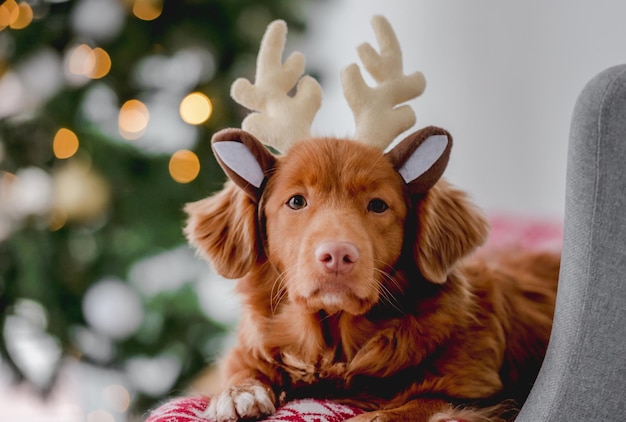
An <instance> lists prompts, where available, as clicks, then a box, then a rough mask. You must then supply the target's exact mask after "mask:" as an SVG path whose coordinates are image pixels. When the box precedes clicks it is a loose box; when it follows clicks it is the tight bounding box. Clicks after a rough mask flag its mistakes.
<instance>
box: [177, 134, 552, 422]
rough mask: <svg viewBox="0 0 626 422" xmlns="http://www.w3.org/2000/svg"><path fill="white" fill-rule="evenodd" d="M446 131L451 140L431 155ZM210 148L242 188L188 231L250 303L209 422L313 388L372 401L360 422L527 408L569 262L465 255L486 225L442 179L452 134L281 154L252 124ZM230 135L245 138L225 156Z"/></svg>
mask: <svg viewBox="0 0 626 422" xmlns="http://www.w3.org/2000/svg"><path fill="white" fill-rule="evenodd" d="M434 139H436V140H439V141H441V140H442V139H444V140H445V144H444V145H443V146H442V147H438V148H435V149H436V152H435V153H434V154H435V156H434V157H430V158H428V160H427V162H426V163H425V164H424V163H421V164H420V162H419V161H420V158H419V157H423V156H424V155H426V156H428V155H429V154H428V153H424V150H425V149H427V148H424V146H425V145H428V144H429V143H430V144H431V146H432V142H430V141H431V140H434ZM213 142H214V150H215V151H216V155H217V157H218V160H219V161H220V163H221V164H222V166H223V167H224V168H225V170H226V172H227V173H228V174H229V176H230V177H231V179H232V180H233V181H234V182H235V183H232V182H229V183H228V184H227V185H226V187H225V188H224V189H223V190H222V191H221V192H219V193H217V194H216V195H214V196H212V197H209V198H207V199H204V200H201V201H198V202H195V203H192V204H189V205H188V206H187V208H186V211H187V213H188V214H189V220H188V224H187V226H186V229H185V231H186V234H187V236H188V239H189V241H190V242H191V243H192V244H193V245H194V246H196V247H197V248H198V250H199V252H200V253H201V254H202V255H204V256H205V257H206V258H208V259H209V260H210V261H211V262H212V263H213V265H214V266H215V268H216V269H217V271H218V272H219V273H221V274H222V275H224V276H226V277H229V278H240V280H239V281H238V285H237V291H238V293H239V294H240V295H241V296H242V298H243V308H242V316H241V321H240V327H239V341H238V345H237V346H236V347H235V348H234V349H232V350H231V351H230V352H229V353H228V355H227V356H226V357H225V359H224V360H223V362H222V363H221V369H222V371H223V375H224V376H225V385H224V388H223V391H222V392H221V394H219V395H217V396H215V397H213V398H212V400H211V404H210V407H209V409H208V416H210V417H211V418H214V419H215V420H217V421H235V420H239V419H248V418H252V419H255V418H262V417H263V416H266V415H269V414H271V413H273V412H274V411H275V409H276V407H277V406H280V405H281V404H283V403H285V402H286V401H288V400H292V399H296V398H301V397H316V398H328V399H334V400H338V401H342V402H346V403H349V404H352V405H356V406H358V407H361V408H363V409H366V410H368V411H369V412H367V413H364V414H362V415H360V416H357V417H355V418H353V419H351V420H352V421H374V420H376V421H420V422H426V421H432V422H435V421H453V420H464V421H468V422H473V421H484V420H501V419H502V418H505V417H506V416H505V415H503V413H502V412H501V410H502V407H498V406H495V407H488V406H493V405H495V404H498V403H502V402H503V401H504V400H506V399H512V400H515V403H517V404H518V405H519V404H521V403H522V402H523V400H524V399H525V398H526V396H527V394H528V392H529V390H530V387H531V385H532V383H533V381H534V378H535V376H536V374H537V371H538V369H539V366H540V364H541V362H542V359H543V356H544V352H545V349H546V345H547V342H548V338H549V334H550V329H551V324H552V316H553V308H554V299H555V294H556V284H557V278H558V270H559V257H558V256H557V255H555V254H547V253H546V254H540V253H534V254H531V253H513V252H511V253H502V254H500V255H498V256H490V257H489V258H488V259H487V258H485V257H484V256H483V257H482V258H477V257H473V258H469V259H466V258H468V257H469V256H470V255H471V254H472V253H473V251H474V250H475V249H476V248H477V247H478V246H480V245H481V244H482V243H483V242H484V241H485V239H486V238H487V234H488V224H487V221H486V219H485V217H484V216H483V215H482V214H481V212H480V211H479V210H478V209H477V208H476V207H475V206H474V205H472V204H471V203H470V201H469V200H468V198H467V196H466V194H465V193H463V192H462V191H460V190H458V189H455V188H454V187H452V186H451V185H450V184H449V183H447V182H446V181H445V180H440V176H441V174H442V172H443V170H444V168H445V166H446V164H447V161H448V154H449V151H450V147H451V142H452V141H451V138H450V136H449V134H447V132H445V131H443V130H441V129H438V128H432V127H430V128H426V129H423V130H421V131H418V132H416V133H415V134H413V135H411V136H409V137H408V138H407V139H406V140H405V141H403V142H402V143H400V144H399V145H398V146H397V147H395V148H394V149H392V150H391V151H389V152H387V153H383V152H381V150H380V149H377V148H373V147H371V146H367V145H364V144H361V143H358V142H353V141H349V140H338V139H326V138H323V139H311V140H308V141H303V142H299V143H297V144H296V145H294V146H293V147H292V149H291V150H290V151H289V152H288V153H287V154H286V155H284V156H280V157H274V156H273V155H271V154H270V153H269V152H267V151H266V150H265V148H264V147H263V146H262V145H261V144H260V143H259V142H258V141H257V140H256V139H255V138H254V137H253V136H252V135H250V134H249V133H247V132H244V131H241V130H226V131H222V132H220V133H218V134H217V135H216V136H215V137H214V141H213ZM222 142H224V144H223V145H226V146H228V145H231V146H232V145H235V146H236V144H239V146H243V147H244V148H243V149H241V148H239V147H238V148H239V149H237V154H231V158H228V157H227V156H228V154H224V152H223V148H221V147H220V145H218V144H220V143H222ZM431 150H432V149H431ZM246 151H247V152H246ZM242 152H244V153H243V155H242V154H241V153H242ZM431 155H432V154H431ZM232 156H235V157H236V158H237V159H233V158H232ZM243 156H245V157H244V158H242V157H243ZM239 159H242V160H243V162H244V164H243V165H242V164H241V162H239V163H236V161H237V160H239ZM416 160H417V164H416ZM252 162H253V165H251V164H250V163H252ZM255 166H258V168H257V169H256V170H258V171H257V173H258V172H259V171H260V172H261V173H258V174H257V176H254V175H252V176H251V175H250V171H249V170H250V167H255ZM415 166H417V167H420V166H421V170H419V171H417V172H416V173H415V174H412V175H411V174H408V175H407V172H408V173H411V168H412V167H415ZM253 173H254V172H253ZM255 177H256V178H255ZM259 177H260V178H259ZM483 255H484V254H483Z"/></svg>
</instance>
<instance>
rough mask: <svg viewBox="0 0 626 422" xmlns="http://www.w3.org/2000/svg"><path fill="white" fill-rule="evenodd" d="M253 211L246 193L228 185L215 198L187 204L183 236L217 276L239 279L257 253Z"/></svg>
mask: <svg viewBox="0 0 626 422" xmlns="http://www.w3.org/2000/svg"><path fill="white" fill-rule="evenodd" d="M256 209H257V206H256V203H255V202H254V200H253V199H252V198H251V197H250V196H249V195H248V194H246V193H245V192H244V191H243V190H241V189H239V187H237V186H236V185H235V184H234V183H233V182H228V183H227V184H226V186H225V187H224V189H223V190H221V191H220V192H218V193H216V194H215V195H213V196H211V197H208V198H205V199H202V200H200V201H197V202H192V203H190V204H187V206H186V207H185V212H186V213H187V215H188V219H187V225H186V226H185V229H184V232H185V235H186V236H187V239H188V241H189V243H190V244H191V245H192V246H194V247H196V248H197V250H198V251H199V252H200V254H201V255H202V256H203V257H205V258H206V259H208V260H209V261H210V262H211V263H212V264H213V266H214V267H215V270H216V271H217V272H218V273H219V274H221V275H222V276H224V277H226V278H240V277H243V276H244V275H245V274H246V273H247V272H248V271H249V270H250V268H251V267H252V265H254V264H255V262H256V261H257V260H258V259H259V254H260V253H259V251H260V246H259V245H260V243H259V239H258V236H257V211H256Z"/></svg>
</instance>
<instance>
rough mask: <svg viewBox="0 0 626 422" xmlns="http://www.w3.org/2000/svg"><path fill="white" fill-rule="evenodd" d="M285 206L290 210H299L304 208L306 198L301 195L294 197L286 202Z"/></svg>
mask: <svg viewBox="0 0 626 422" xmlns="http://www.w3.org/2000/svg"><path fill="white" fill-rule="evenodd" d="M287 206H288V207H289V208H291V209H292V210H300V209H302V208H304V207H306V198H305V197H304V196H302V195H294V196H292V197H291V198H289V201H287Z"/></svg>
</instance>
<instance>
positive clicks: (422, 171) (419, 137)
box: [386, 126, 452, 195]
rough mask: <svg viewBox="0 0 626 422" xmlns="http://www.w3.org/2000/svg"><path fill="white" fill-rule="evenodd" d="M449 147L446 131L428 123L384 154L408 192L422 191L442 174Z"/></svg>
mask: <svg viewBox="0 0 626 422" xmlns="http://www.w3.org/2000/svg"><path fill="white" fill-rule="evenodd" d="M451 149H452V137H451V136H450V134H449V133H448V132H447V131H445V130H444V129H441V128H438V127H434V126H429V127H425V128H424V129H420V130H418V131H417V132H414V133H412V134H411V135H409V136H407V137H406V138H405V139H404V140H403V141H401V142H400V143H398V145H396V146H395V147H394V148H393V149H392V150H390V151H389V152H387V153H386V156H387V157H388V158H389V159H390V160H391V162H392V163H393V165H394V168H395V169H396V170H397V171H398V173H400V175H401V176H402V178H403V179H404V181H405V183H406V184H407V187H408V189H409V193H410V194H412V195H413V194H424V193H426V192H427V191H428V190H429V189H430V188H431V187H432V186H433V185H434V184H435V183H436V182H437V180H439V178H440V177H441V175H442V174H443V172H444V170H445V169H446V166H447V165H448V160H449V158H450V150H451Z"/></svg>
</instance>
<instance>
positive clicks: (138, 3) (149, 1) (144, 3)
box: [133, 0, 163, 21]
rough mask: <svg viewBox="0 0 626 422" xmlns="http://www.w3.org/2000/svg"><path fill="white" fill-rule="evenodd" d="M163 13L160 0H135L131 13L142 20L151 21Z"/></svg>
mask: <svg viewBox="0 0 626 422" xmlns="http://www.w3.org/2000/svg"><path fill="white" fill-rule="evenodd" d="M161 13H163V2H162V1H161V0H135V2H134V3H133V15H135V16H136V17H137V18H139V19H141V20H144V21H152V20H155V19H156V18H158V17H159V16H161Z"/></svg>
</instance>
